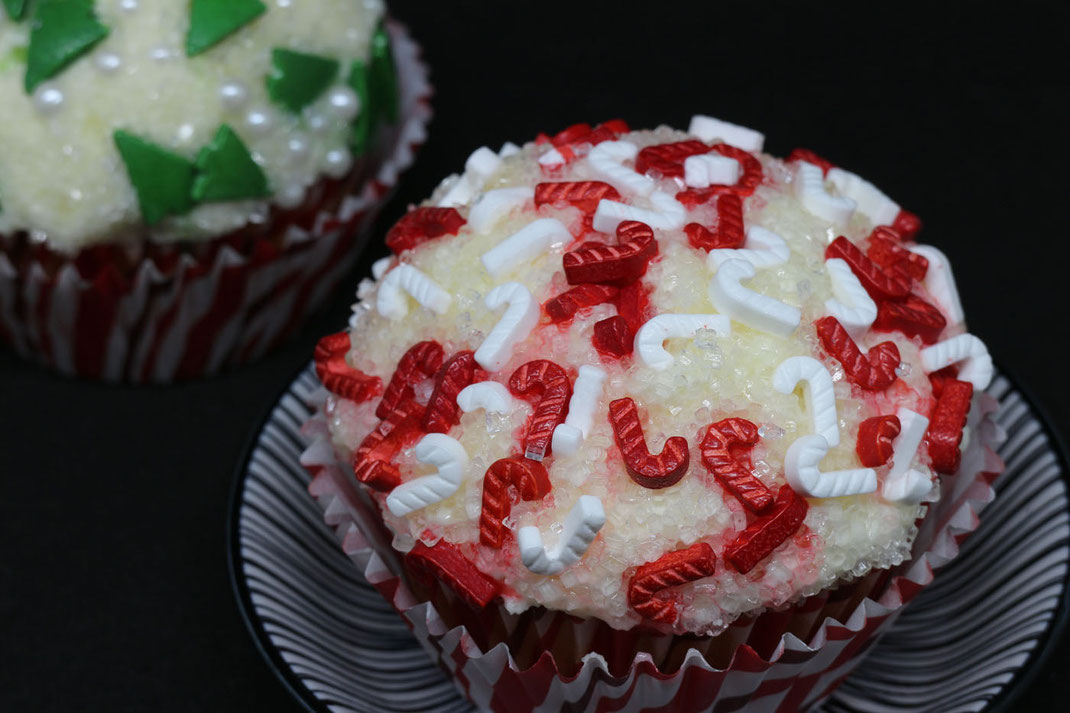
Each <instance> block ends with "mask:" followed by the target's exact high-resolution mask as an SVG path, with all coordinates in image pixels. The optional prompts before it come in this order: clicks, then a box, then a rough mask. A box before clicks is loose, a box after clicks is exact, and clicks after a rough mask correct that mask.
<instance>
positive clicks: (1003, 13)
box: [0, 0, 1070, 713]
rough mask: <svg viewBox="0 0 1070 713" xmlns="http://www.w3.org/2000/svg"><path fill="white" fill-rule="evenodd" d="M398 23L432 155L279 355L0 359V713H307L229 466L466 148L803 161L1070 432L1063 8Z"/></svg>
mask: <svg viewBox="0 0 1070 713" xmlns="http://www.w3.org/2000/svg"><path fill="white" fill-rule="evenodd" d="M933 4H934V5H935V4H937V3H933ZM391 5H392V11H393V14H394V15H395V16H396V17H397V18H399V19H400V20H402V21H403V22H405V23H406V24H408V25H409V27H410V29H411V30H412V32H413V34H414V36H415V37H416V38H417V39H418V41H419V42H420V43H421V44H422V45H423V46H424V48H425V57H426V59H427V61H428V62H429V63H430V65H431V67H432V74H433V82H434V85H435V87H436V96H435V99H434V108H435V119H434V121H433V123H432V125H431V129H430V139H429V141H428V143H427V144H426V146H425V147H424V148H423V150H422V151H421V152H420V154H419V156H418V160H417V163H416V166H415V167H414V168H413V169H411V170H410V171H409V172H408V173H407V174H406V175H405V177H404V181H403V183H402V186H401V187H400V189H399V190H398V191H397V193H396V195H395V196H394V198H393V199H392V200H391V201H390V203H389V204H388V205H387V206H386V207H385V210H384V215H383V217H382V219H381V220H380V221H379V224H378V225H377V226H376V228H375V231H374V233H373V235H372V238H371V242H370V244H369V247H368V248H367V249H366V251H365V253H364V255H363V256H362V259H361V262H360V265H359V267H358V268H357V270H356V271H355V273H354V274H352V275H351V276H350V277H349V278H348V279H347V280H346V281H345V284H344V286H343V287H342V288H341V289H340V290H339V291H338V292H337V294H335V295H334V298H333V299H332V301H331V304H330V305H329V306H328V307H327V308H326V309H324V310H323V312H322V313H321V314H320V315H318V316H317V317H316V318H315V319H314V320H313V321H312V322H311V323H310V324H309V325H308V326H307V328H305V329H304V330H303V331H302V332H301V333H300V335H299V336H298V337H297V338H295V339H294V340H293V341H291V342H290V343H289V344H287V345H286V346H285V347H284V348H282V349H281V350H279V351H278V352H276V353H274V354H272V355H270V356H269V357H267V358H266V359H264V360H262V361H261V362H259V363H257V364H254V365H251V366H249V367H246V368H242V369H240V370H237V371H234V372H232V373H228V374H225V375H223V376H221V377H218V378H215V379H211V380H206V381H199V382H193V383H186V384H181V385H177V386H157V387H138V388H131V387H124V386H111V385H106V384H99V383H90V382H83V381H75V380H70V379H67V378H63V377H60V376H57V375H55V374H52V373H50V372H47V371H44V370H42V369H39V368H37V367H35V366H32V365H29V364H26V363H23V362H21V361H19V360H18V359H17V358H16V357H15V356H14V355H12V354H11V353H10V352H7V351H3V350H0V434H2V436H0V445H2V448H0V453H2V459H0V710H3V711H71V710H83V711H121V710H152V711H234V710H256V711H261V712H264V713H266V712H268V711H294V710H297V709H298V706H297V704H296V703H295V702H293V701H292V700H291V699H289V698H288V696H287V694H286V692H285V691H284V689H283V688H282V686H281V685H280V684H279V682H278V681H277V680H276V679H275V677H274V676H273V675H272V673H271V672H270V671H269V669H268V667H267V666H266V664H265V663H264V661H263V660H261V658H260V656H259V654H258V653H257V651H256V649H255V648H254V646H253V643H252V641H251V639H250V637H249V635H248V634H247V632H246V631H245V629H244V628H243V625H242V622H241V620H240V617H239V614H238V610H237V607H236V604H235V601H234V597H233V595H232V592H231V589H230V585H229V583H228V579H227V569H226V556H225V547H224V544H225V538H224V522H225V517H226V508H227V494H228V489H229V488H230V486H231V481H232V478H233V475H234V472H235V467H236V464H237V461H238V459H239V457H240V455H241V453H242V450H243V447H244V446H245V444H246V442H247V440H248V439H249V438H250V436H251V434H252V431H253V430H254V429H255V426H256V424H257V423H258V421H259V420H260V419H261V417H262V416H263V415H264V414H265V412H266V410H267V409H268V408H269V407H270V406H271V404H272V401H273V399H274V397H275V395H276V394H277V393H278V392H279V390H280V389H281V388H282V387H283V386H284V385H285V384H286V383H287V381H288V379H289V378H290V377H291V376H292V375H293V374H294V372H295V370H297V369H298V368H299V367H300V365H302V364H303V363H305V362H307V360H308V359H309V358H310V354H311V349H312V345H313V344H314V342H315V340H316V338H317V337H318V336H320V335H322V334H325V333H327V332H329V331H334V330H336V329H337V328H339V327H340V326H341V325H342V324H343V323H344V321H345V318H346V315H347V308H348V305H349V303H350V302H351V301H352V293H353V287H354V286H355V285H356V282H357V280H358V279H359V278H360V277H361V276H362V275H364V274H367V272H368V266H369V265H370V264H371V261H372V260H374V259H376V258H378V257H380V256H382V255H383V254H385V252H386V251H385V248H384V247H383V245H382V235H383V233H384V232H385V230H386V228H387V227H388V226H389V225H390V223H392V222H393V221H394V220H396V219H397V218H398V217H399V216H400V215H401V214H402V213H403V212H404V210H405V208H406V206H407V205H408V204H410V203H413V202H417V201H419V200H421V199H422V198H423V197H425V196H426V195H428V194H429V193H430V192H431V190H432V189H433V188H434V186H435V185H436V183H437V182H438V180H439V179H441V178H442V177H444V176H446V175H447V174H449V173H452V172H455V171H458V170H460V169H461V168H462V166H463V162H464V159H465V158H466V157H467V156H468V154H469V153H470V152H471V151H472V150H473V149H475V148H476V147H478V146H481V145H484V144H485V145H488V146H492V147H495V148H496V147H498V146H500V145H501V144H502V143H503V142H504V141H507V140H512V141H516V142H523V141H525V140H529V139H530V138H532V137H533V136H534V135H535V134H536V133H537V132H539V131H547V132H553V131H557V130H559V129H561V128H564V127H565V126H567V125H569V124H571V123H574V122H578V121H592V122H594V121H600V120H604V119H609V118H613V117H621V118H624V119H626V120H627V121H628V122H629V123H630V124H631V125H632V126H634V127H652V126H655V125H657V124H660V123H666V124H670V125H673V126H677V127H684V128H686V125H687V122H688V119H689V117H690V116H691V115H692V114H695V113H706V114H710V115H712V116H717V117H719V118H723V119H727V120H729V121H733V122H735V123H739V124H742V125H744V126H750V127H754V128H757V129H759V130H762V131H764V132H765V134H766V136H767V141H766V150H768V151H769V152H771V153H773V154H777V155H786V154H787V153H788V152H789V151H790V150H791V149H792V148H795V147H797V146H805V147H808V148H812V149H814V150H816V151H818V152H819V153H821V154H823V155H824V156H826V157H827V158H829V159H830V160H832V161H833V162H835V163H837V164H839V165H842V166H844V167H845V168H847V169H849V170H852V171H855V172H857V173H859V174H860V175H862V176H864V177H866V178H868V179H869V180H871V181H873V182H874V183H875V184H876V185H878V186H879V187H881V188H882V189H883V190H884V191H885V192H886V193H888V194H889V195H891V196H892V197H894V198H895V199H896V200H897V201H898V202H899V203H900V204H901V205H903V206H904V207H906V208H908V209H909V210H912V211H914V212H915V213H917V214H919V215H920V216H921V217H922V218H923V220H924V222H925V229H924V230H923V232H922V236H921V239H922V240H923V241H924V242H929V243H932V244H934V245H937V246H939V247H940V248H941V249H942V250H944V251H945V252H946V253H947V254H948V256H949V257H950V259H951V261H952V264H953V265H954V268H955V275H956V277H957V280H958V285H959V289H960V291H961V294H962V300H963V302H964V304H965V308H966V313H967V315H968V319H969V322H970V328H971V331H972V332H973V333H975V334H977V335H979V336H981V337H982V338H983V339H984V340H985V341H986V342H987V344H988V346H989V348H990V350H991V352H992V354H993V356H994V357H995V358H996V360H997V361H998V362H999V363H1000V364H1001V365H1004V366H1005V367H1006V368H1008V369H1009V370H1011V371H1013V372H1014V373H1015V374H1016V375H1018V376H1019V377H1020V379H1021V380H1022V381H1023V382H1024V383H1025V384H1027V385H1028V386H1029V387H1031V389H1032V391H1033V392H1034V393H1035V394H1036V398H1037V401H1038V405H1039V406H1040V407H1042V408H1043V409H1044V410H1046V411H1047V413H1048V414H1049V416H1050V420H1051V422H1052V423H1053V424H1054V426H1055V428H1056V429H1057V430H1059V431H1061V432H1063V433H1066V432H1067V431H1068V430H1070V429H1068V427H1067V426H1068V423H1070V409H1068V407H1067V404H1068V402H1070V388H1068V379H1067V377H1066V369H1067V368H1068V366H1067V357H1066V355H1065V352H1063V349H1064V348H1065V345H1066V341H1067V340H1066V338H1065V333H1066V329H1067V323H1068V319H1070V312H1068V308H1067V304H1068V302H1070V299H1068V298H1067V292H1066V285H1067V283H1068V282H1070V278H1068V273H1067V258H1068V257H1070V251H1068V249H1067V243H1066V241H1067V239H1068V236H1067V228H1066V224H1067V216H1068V214H1070V213H1068V210H1067V208H1068V205H1070V196H1068V194H1067V189H1068V184H1070V182H1068V181H1067V178H1066V172H1067V168H1068V166H1070V155H1068V151H1067V139H1066V131H1067V126H1066V117H1067V112H1066V108H1067V107H1066V103H1065V102H1066V95H1067V92H1068V89H1070V86H1068V84H1067V82H1066V80H1065V79H1063V78H1062V76H1061V73H1062V72H1063V71H1065V70H1066V68H1067V64H1068V63H1067V61H1066V57H1067V54H1066V43H1067V40H1066V37H1067V36H1070V33H1068V32H1067V30H1070V22H1068V11H1067V7H1066V6H1065V5H1063V4H1058V3H1052V4H1050V5H1033V4H1029V3H1015V4H1014V5H1012V6H1011V5H1002V6H1000V9H999V10H998V11H989V10H985V9H984V8H982V7H981V6H980V5H979V4H976V3H974V4H969V5H963V6H962V8H961V9H952V8H951V6H950V4H948V6H947V7H946V8H945V9H940V10H932V9H930V10H928V11H926V12H925V13H924V14H919V13H918V12H917V11H914V10H908V9H902V10H900V9H896V8H893V7H886V8H884V9H883V10H882V11H880V12H879V13H877V14H874V11H873V10H872V9H869V8H868V5H869V4H862V3H858V4H855V5H853V6H852V7H853V9H852V10H837V9H833V8H825V7H821V6H819V5H817V4H814V3H800V4H795V5H793V7H794V9H792V10H784V9H777V8H767V7H761V8H760V7H758V6H757V4H745V5H744V4H739V5H736V4H731V5H730V4H726V3H695V4H693V5H691V4H682V3H657V4H649V5H648V4H644V5H642V6H640V8H641V9H628V4H627V3H613V4H610V3H582V4H581V3H579V2H573V3H549V2H546V3H530V4H529V3H519V2H517V3H474V2H434V3H429V2H418V1H415V0H412V1H406V2H401V1H398V2H393V3H391ZM637 5H638V4H637ZM864 8H865V9H864ZM861 12H864V13H865V15H864V16H863V15H860V14H858V13H861ZM0 117H2V108H0ZM1068 668H1070V642H1068V641H1067V640H1066V639H1063V640H1062V641H1060V642H1057V643H1056V646H1055V648H1054V654H1053V656H1052V657H1051V658H1050V659H1049V662H1048V664H1047V666H1046V667H1045V668H1044V670H1042V671H1040V672H1039V675H1038V676H1037V677H1036V678H1035V679H1034V680H1033V682H1032V683H1031V685H1030V686H1029V690H1028V691H1026V693H1025V695H1024V697H1023V698H1021V699H1020V701H1019V703H1018V705H1017V706H1016V707H1017V708H1018V709H1020V710H1033V709H1040V708H1042V707H1044V706H1045V704H1046V703H1047V701H1049V700H1054V701H1058V700H1065V699H1066V696H1067V695H1068V694H1070V685H1068V684H1067V680H1068V677H1067V676H1066V675H1065V672H1066V671H1067V670H1068Z"/></svg>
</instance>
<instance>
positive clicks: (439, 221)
mask: <svg viewBox="0 0 1070 713" xmlns="http://www.w3.org/2000/svg"><path fill="white" fill-rule="evenodd" d="M465 222H466V221H465V219H464V218H463V217H462V216H461V214H460V213H458V212H457V209H456V208H435V207H432V206H423V207H420V208H414V209H413V210H411V211H409V212H408V213H406V214H405V215H404V216H402V218H401V220H399V221H398V222H397V223H395V224H394V227H393V228H391V229H390V231H389V232H388V233H387V234H386V246H387V247H388V248H390V249H391V250H392V251H394V254H395V255H400V254H401V253H402V252H404V251H405V250H412V249H413V248H415V247H416V246H417V245H422V244H423V243H426V242H427V241H428V240H434V239H435V238H440V237H442V236H443V235H456V234H457V233H458V232H459V231H460V229H461V226H463V225H464V224H465Z"/></svg>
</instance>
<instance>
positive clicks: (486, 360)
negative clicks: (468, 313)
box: [475, 282, 539, 371]
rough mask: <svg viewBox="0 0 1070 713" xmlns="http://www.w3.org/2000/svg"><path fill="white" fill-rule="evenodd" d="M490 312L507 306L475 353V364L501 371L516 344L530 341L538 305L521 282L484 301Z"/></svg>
mask: <svg viewBox="0 0 1070 713" xmlns="http://www.w3.org/2000/svg"><path fill="white" fill-rule="evenodd" d="M484 302H485V304H486V305H487V308H488V309H492V310H496V309H501V308H502V307H505V306H506V305H508V308H507V309H506V310H505V314H503V315H502V317H501V319H499V320H498V323H497V324H495V325H494V329H492V330H490V334H488V335H487V338H486V339H484V340H483V343H482V344H480V345H479V349H477V350H476V353H475V360H476V362H477V363H478V364H479V365H480V366H481V367H483V368H484V369H486V370H487V371H498V370H499V369H501V368H502V367H503V366H505V363H506V362H507V361H509V357H511V356H512V355H513V347H514V346H516V344H517V342H521V341H523V340H524V339H527V336H528V335H529V334H531V330H533V329H535V325H536V324H537V323H538V321H539V303H538V302H536V301H535V298H534V297H533V296H532V294H531V291H530V290H528V288H526V287H524V286H523V285H521V284H520V283H519V282H507V283H505V284H504V285H498V286H497V287H495V288H494V289H493V290H491V291H490V292H489V293H487V297H486V299H485V300H484Z"/></svg>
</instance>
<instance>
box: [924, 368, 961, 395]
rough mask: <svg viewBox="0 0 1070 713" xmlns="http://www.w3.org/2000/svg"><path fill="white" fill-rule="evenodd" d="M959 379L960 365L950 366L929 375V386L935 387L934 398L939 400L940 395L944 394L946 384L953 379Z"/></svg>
mask: <svg viewBox="0 0 1070 713" xmlns="http://www.w3.org/2000/svg"><path fill="white" fill-rule="evenodd" d="M958 377H959V366H958V364H949V365H948V366H945V367H944V368H943V369H939V370H937V371H934V372H932V373H931V374H929V384H931V385H932V387H933V398H934V399H939V398H940V394H942V393H944V384H946V383H947V382H948V381H951V380H953V379H957V378H958Z"/></svg>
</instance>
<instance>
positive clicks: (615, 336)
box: [591, 314, 635, 359]
mask: <svg viewBox="0 0 1070 713" xmlns="http://www.w3.org/2000/svg"><path fill="white" fill-rule="evenodd" d="M591 343H592V344H593V345H594V348H595V349H597V350H598V353H599V354H601V355H602V356H604V357H609V358H611V359H620V358H621V357H623V356H626V355H628V354H631V353H632V350H633V349H634V348H635V346H634V345H635V332H634V331H633V330H632V328H631V326H630V325H629V324H628V320H627V319H626V318H624V317H622V316H620V315H619V314H618V315H615V316H613V317H606V318H605V319H600V320H598V321H597V322H595V323H594V334H593V335H592V336H591Z"/></svg>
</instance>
